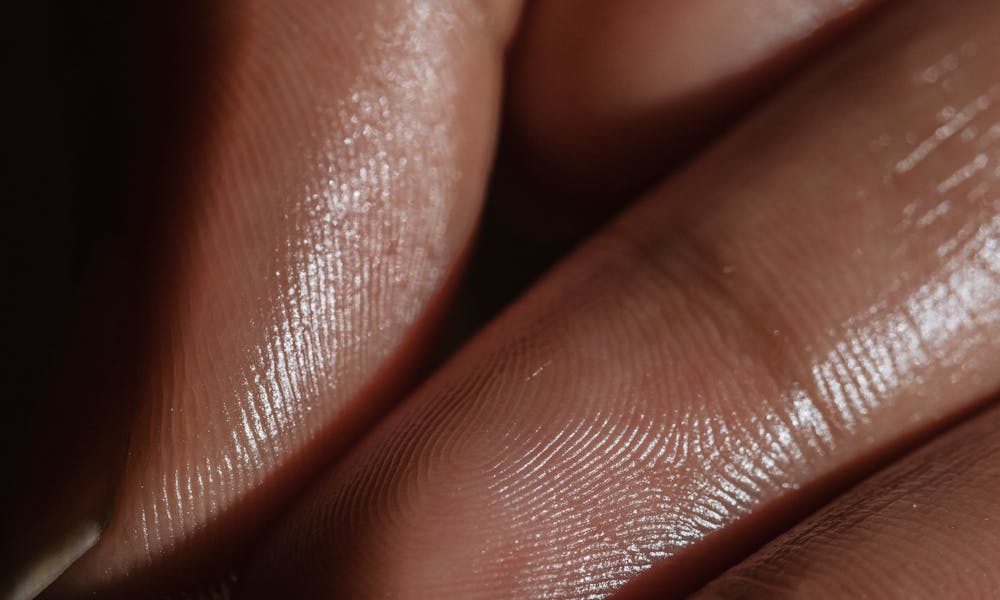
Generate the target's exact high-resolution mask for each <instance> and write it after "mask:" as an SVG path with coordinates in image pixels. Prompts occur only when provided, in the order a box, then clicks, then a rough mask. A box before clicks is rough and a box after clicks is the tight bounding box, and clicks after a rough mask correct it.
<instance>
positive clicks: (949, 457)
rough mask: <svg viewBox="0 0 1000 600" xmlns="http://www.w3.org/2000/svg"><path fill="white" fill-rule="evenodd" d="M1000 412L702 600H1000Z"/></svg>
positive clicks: (880, 479) (786, 541)
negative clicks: (998, 513)
mask: <svg viewBox="0 0 1000 600" xmlns="http://www.w3.org/2000/svg"><path fill="white" fill-rule="evenodd" d="M998 496H1000V410H998V409H995V408H994V409H992V410H990V412H988V413H987V414H984V415H981V416H979V417H977V418H975V419H974V420H973V421H972V422H970V423H967V424H965V425H963V426H961V427H959V428H957V429H956V430H954V431H951V432H949V433H948V434H946V435H945V436H943V437H942V438H940V439H937V440H935V441H934V442H933V443H932V444H930V445H929V446H928V447H926V448H923V449H922V450H920V451H919V452H915V453H913V454H911V455H909V456H907V457H906V458H905V459H903V460H901V461H899V462H898V463H897V464H894V465H892V466H891V467H890V468H888V469H886V470H885V472H883V473H880V474H879V475H877V476H876V477H873V478H872V479H870V480H868V481H866V482H865V483H864V484H863V485H862V486H860V487H859V488H858V489H856V490H853V491H851V493H849V494H847V495H846V496H845V497H843V498H840V499H838V500H837V501H836V502H835V503H834V504H833V505H831V506H829V507H827V508H825V509H824V510H823V511H822V512H820V513H819V514H817V515H816V516H814V517H812V518H810V519H809V520H808V521H806V522H805V523H803V524H801V525H799V526H798V527H796V528H795V529H794V530H792V531H791V532H789V533H787V534H785V535H783V536H781V537H780V538H778V539H776V540H774V541H773V542H771V543H770V544H768V545H767V547H765V548H764V549H763V550H761V551H760V552H757V553H756V554H754V555H753V556H752V557H750V558H749V559H747V560H746V561H745V562H743V563H742V564H740V565H739V566H737V567H735V568H733V569H731V570H730V571H728V572H727V573H726V574H725V575H723V576H722V577H720V578H719V579H718V580H717V581H715V582H714V583H713V584H712V585H710V586H708V588H706V589H705V590H702V592H701V593H700V594H698V595H697V596H696V597H697V598H703V599H709V598H716V599H722V598H746V599H751V598H969V599H977V598H984V599H985V598H996V597H997V595H998V594H1000V574H998V573H997V570H996V565H997V564H998V562H1000V543H998V540H1000V520H998V519H997V518H996V508H997V503H996V499H997V497H998Z"/></svg>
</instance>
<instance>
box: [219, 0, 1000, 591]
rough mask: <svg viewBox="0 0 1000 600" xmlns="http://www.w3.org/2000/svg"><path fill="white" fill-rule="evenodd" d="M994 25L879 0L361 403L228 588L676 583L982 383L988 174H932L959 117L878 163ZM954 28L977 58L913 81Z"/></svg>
mask: <svg viewBox="0 0 1000 600" xmlns="http://www.w3.org/2000/svg"><path fill="white" fill-rule="evenodd" d="M998 25H1000V10H997V7H996V4H995V2H993V1H992V0H970V1H968V2H966V3H964V4H963V10H961V11H953V10H950V9H949V7H948V6H947V5H945V4H942V3H935V2H931V1H927V0H917V1H914V2H909V3H901V4H900V5H898V6H896V7H895V8H893V9H892V10H890V11H888V12H887V14H886V15H885V16H884V18H882V19H880V20H879V22H878V23H877V24H875V25H874V26H873V27H871V28H869V29H868V30H867V31H866V32H865V34H863V35H861V36H859V38H858V39H855V40H853V41H852V43H851V44H849V45H846V46H845V47H844V48H842V49H841V50H840V51H839V52H836V53H833V54H832V55H831V56H830V57H829V58H828V59H826V60H824V61H822V62H821V63H820V64H818V65H817V66H816V68H814V69H813V70H811V71H810V73H808V74H807V75H805V76H804V77H803V78H802V79H800V80H799V81H798V82H797V83H796V84H794V85H792V86H791V87H790V88H789V89H787V90H786V91H785V92H784V93H782V94H781V95H780V96H779V97H777V98H775V100H774V101H773V102H772V103H771V104H769V105H768V107H766V108H764V109H763V110H761V111H760V112H758V113H757V114H756V115H755V116H754V117H753V118H751V119H750V120H749V121H747V122H746V123H745V124H744V125H743V126H741V127H739V128H738V129H737V130H736V131H735V132H734V133H733V134H732V135H731V136H729V137H728V138H727V139H726V140H725V141H723V142H722V143H721V144H720V145H719V146H718V147H716V148H715V149H714V150H712V151H710V152H708V153H707V154H706V155H705V156H703V157H702V158H701V159H700V160H698V161H697V162H696V163H694V164H693V165H691V166H690V167H689V168H688V169H686V170H685V171H684V172H683V173H681V174H680V175H679V176H677V177H676V178H674V179H673V180H672V181H669V182H668V183H667V184H665V185H664V186H663V187H662V188H660V189H659V190H657V191H655V192H654V193H652V194H651V195H650V196H649V197H648V198H647V199H646V200H645V201H644V202H642V203H641V205H639V206H638V207H636V208H635V209H634V210H633V211H631V212H630V213H629V214H627V215H626V216H625V217H624V218H623V219H621V220H620V221H618V222H617V223H615V224H613V225H612V226H611V227H610V228H608V229H607V230H605V232H604V233H603V234H601V235H600V236H598V238H597V239H596V240H594V241H593V242H592V243H590V244H588V245H587V246H585V247H584V248H583V249H582V250H581V251H579V252H578V253H576V254H575V255H574V256H573V257H571V258H570V259H569V260H567V261H566V262H565V263H564V264H563V265H562V266H561V267H560V268H559V269H558V270H557V271H556V272H555V273H554V274H552V275H551V276H550V277H548V278H547V279H546V280H545V281H544V282H542V283H541V284H540V285H539V286H538V287H536V288H535V289H534V290H533V291H532V292H531V293H530V294H529V295H528V296H527V297H526V298H524V299H523V300H522V301H521V302H519V303H518V304H517V305H515V306H514V307H513V308H511V309H510V310H508V311H507V313H505V314H504V315H503V316H502V317H501V318H500V319H498V320H497V321H496V322H494V323H493V324H492V325H491V326H490V327H489V328H488V329H487V330H486V331H484V332H483V334H482V335H480V336H479V337H478V338H477V339H476V340H475V341H473V342H472V343H471V344H470V345H469V346H467V347H466V349H465V350H464V351H463V352H461V353H460V354H459V355H458V356H457V357H455V358H454V359H453V360H452V361H451V363H450V364H449V365H447V366H446V368H445V369H444V370H443V371H442V372H440V373H439V374H438V375H437V376H436V377H435V378H434V379H432V380H431V381H430V382H429V383H428V384H427V385H426V386H425V387H424V388H423V389H422V390H420V391H419V392H418V393H417V394H416V395H415V396H414V397H412V398H411V399H410V400H409V401H408V402H407V403H406V404H405V405H404V406H403V407H402V408H401V410H399V411H397V412H396V413H395V414H394V415H392V416H391V417H390V418H389V419H388V420H386V421H384V422H383V423H381V424H380V426H379V427H378V428H377V429H376V430H375V431H374V432H373V433H372V434H371V435H370V436H369V437H368V438H367V439H366V440H365V442H364V443H363V444H362V445H360V446H359V447H358V448H356V450H355V451H354V452H353V453H352V455H351V456H350V457H349V458H348V459H347V460H346V461H345V462H344V463H343V464H341V465H340V466H338V467H337V468H335V469H334V470H333V471H332V472H331V473H330V474H329V476H328V477H327V478H326V479H325V480H324V481H323V482H322V483H321V484H320V485H319V486H318V487H317V488H316V489H315V490H314V491H313V492H312V493H311V494H310V495H309V496H308V497H307V498H306V499H305V500H304V501H303V502H302V504H301V505H300V506H299V507H298V509H297V510H296V511H295V512H294V513H293V514H292V516H291V517H290V518H289V519H288V520H287V522H286V523H285V525H284V527H282V528H281V529H280V530H279V532H278V533H277V534H276V535H275V537H274V538H273V539H272V540H271V541H270V543H269V546H267V547H266V548H265V550H263V551H262V552H261V553H260V555H259V556H258V557H257V559H256V560H255V561H254V562H252V563H251V564H250V566H249V567H248V569H247V571H246V576H247V579H246V580H245V581H243V582H242V583H241V587H239V588H238V589H237V597H241V596H240V594H242V597H268V595H269V594H271V595H273V594H275V593H279V591H280V593H285V594H289V593H291V594H302V595H309V594H312V595H327V596H334V597H351V598H374V597H379V598H403V597H406V598H442V597H456V598H493V597H537V598H551V599H570V598H573V599H578V598H587V599H591V598H593V599H597V598H604V597H607V596H609V595H610V594H612V593H613V592H616V591H619V590H621V589H622V588H623V586H625V585H626V584H630V583H631V582H633V581H634V580H636V578H637V577H639V576H641V575H642V574H644V573H646V572H647V571H650V570H651V569H652V570H654V571H659V572H661V573H664V572H666V573H667V574H668V576H667V577H666V581H668V582H670V584H671V586H673V587H668V588H665V589H666V590H667V592H666V593H668V594H669V593H680V592H681V591H682V590H683V589H684V588H685V586H690V585H692V583H697V582H692V581H689V580H685V579H684V577H685V573H683V572H680V571H679V569H682V568H683V567H682V565H683V564H684V562H683V560H681V559H683V558H684V557H685V556H686V555H687V553H688V552H690V551H691V550H692V549H693V548H695V547H698V546H701V545H704V544H706V543H708V541H709V540H714V542H713V543H725V540H727V539H730V538H727V537H726V536H727V532H728V531H730V530H731V529H732V527H731V526H733V525H734V524H737V523H745V522H750V521H752V520H753V519H755V518H756V517H757V516H758V515H759V514H760V513H761V512H762V511H763V510H764V509H766V508H768V507H769V506H772V505H774V503H776V502H778V501H781V500H787V499H790V498H795V497H796V493H797V491H798V490H800V489H801V488H803V487H804V486H807V485H811V484H814V483H816V482H817V481H821V480H823V479H824V478H825V477H827V476H829V475H831V474H832V473H834V472H835V471H837V470H838V469H839V468H841V467H843V466H845V465H847V464H854V463H857V462H858V461H862V462H863V461H865V460H866V459H870V458H871V457H872V456H873V455H874V454H876V453H877V452H878V451H880V450H881V449H883V448H884V447H886V446H889V445H891V444H893V443H894V442H895V441H897V440H898V439H899V438H900V437H903V436H907V435H912V434H913V433H915V432H918V431H921V430H924V429H926V428H929V427H933V426H934V425H935V424H936V423H939V422H940V421H941V420H942V419H944V418H946V417H948V416H950V415H952V414H954V413H955V412H956V411H960V410H962V409H964V408H966V407H968V406H969V405H970V404H972V403H974V402H976V401H978V400H979V399H981V398H982V397H983V396H984V395H986V394H988V393H989V392H990V391H992V390H994V389H995V388H996V387H997V386H998V385H1000V376H998V374H997V373H998V369H997V366H998V365H1000V344H998V342H997V340H998V339H1000V335H998V334H1000V331H998V329H1000V320H998V319H997V316H998V315H1000V253H998V251H997V250H998V247H997V244H998V229H997V227H998V224H1000V221H998V218H1000V217H998V213H1000V200H998V199H997V196H996V193H995V192H993V191H992V190H993V185H994V181H995V177H994V176H993V175H992V171H991V170H989V169H986V168H983V169H978V170H976V171H975V172H970V173H969V174H968V176H967V177H965V178H964V179H962V180H961V181H957V180H956V182H955V184H954V185H953V186H950V187H947V189H944V191H942V192H939V191H938V188H939V186H940V184H941V182H942V181H947V180H948V179H949V177H952V175H953V174H954V173H956V172H959V171H962V169H964V168H965V167H964V165H968V164H969V163H970V161H972V163H973V164H975V161H976V160H977V159H976V157H977V155H978V154H980V153H981V152H982V149H980V148H976V147H975V145H974V144H970V142H968V141H967V140H963V139H962V136H961V135H959V136H958V137H955V136H951V135H949V136H945V137H944V138H943V139H941V140H940V143H939V145H938V146H936V147H935V148H933V149H932V151H929V152H927V153H926V156H924V157H923V158H922V159H921V160H920V161H917V162H914V163H913V165H912V167H911V168H909V169H906V170H903V171H901V170H898V169H896V168H895V167H896V165H897V164H899V163H900V162H901V161H904V160H905V158H906V157H907V156H910V155H912V154H913V152H914V151H915V149H916V148H918V147H919V145H920V141H919V140H921V139H927V136H933V135H935V134H934V132H935V131H936V129H937V128H939V127H940V123H939V122H938V121H937V120H936V118H935V117H936V114H937V112H938V106H939V103H941V102H947V103H955V102H957V101H958V100H960V99H965V100H966V101H967V99H968V98H973V99H975V98H978V97H980V96H982V95H983V94H984V93H989V90H991V89H993V87H994V86H995V85H997V81H996V80H995V73H994V70H993V68H992V66H993V65H994V64H995V61H996V59H997V57H1000V41H998V40H996V38H995V36H993V37H991V35H990V34H991V32H993V31H995V29H994V28H995V27H996V26H998ZM956 39H958V40H960V42H959V47H961V44H962V43H965V42H967V41H969V40H972V39H975V40H979V41H980V46H979V49H978V53H977V54H976V56H975V57H971V58H970V59H969V60H968V61H967V62H966V63H964V64H963V65H961V66H959V67H956V68H954V69H952V71H951V72H950V73H949V75H948V76H947V77H942V78H941V79H940V83H939V84H938V85H929V84H927V83H926V82H923V81H915V80H914V79H913V77H912V73H914V72H917V73H920V72H924V71H926V69H927V64H928V63H926V62H924V61H929V60H932V61H934V62H937V61H938V60H939V57H940V56H941V55H942V54H944V53H946V52H948V51H950V49H951V48H952V47H954V45H955V41H956ZM931 64H934V63H931ZM831 81H836V82H838V85H837V86H830V85H829V82H831ZM929 107H931V109H932V110H933V112H932V113H931V116H930V118H928V117H927V112H928V110H929ZM998 117H1000V112H998V109H997V108H996V107H995V106H988V107H986V108H984V109H983V110H982V111H981V112H979V113H977V115H975V117H974V118H971V119H970V120H969V123H968V124H966V126H970V125H975V126H979V127H983V126H985V125H986V124H988V123H991V122H995V121H996V120H997V118H998ZM966 137H968V136H966ZM908 140H913V141H912V142H910V141H908ZM990 160H993V159H992V158H991V159H990ZM981 186H986V187H985V188H984V189H985V191H983V192H982V193H980V194H978V195H977V196H975V197H974V198H972V199H968V198H967V197H966V195H967V194H968V191H969V190H972V189H977V188H980V187H981ZM945 200H948V201H951V202H952V203H953V205H952V208H951V209H949V210H946V211H936V212H935V215H936V216H935V217H934V218H929V219H923V218H922V217H920V216H918V217H917V218H912V219H911V218H910V216H916V215H924V214H927V213H928V211H930V210H932V209H934V207H936V206H939V205H940V203H941V202H943V201H945ZM913 206H915V207H916V208H908V207H913ZM911 213H912V215H911ZM908 215H910V216H908ZM942 248H944V249H945V250H942ZM441 540H447V543H443V544H442V543H441ZM720 540H721V542H720ZM720 556H721V555H720ZM716 560H726V559H722V558H718V559H716ZM706 562H707V563H708V565H707V567H706V568H708V569H712V568H715V569H719V568H721V567H723V566H725V565H724V563H721V562H720V563H718V564H714V563H712V557H711V556H708V559H707V561H706ZM654 567H655V568H654Z"/></svg>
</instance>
